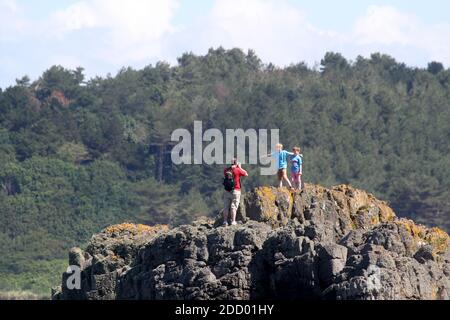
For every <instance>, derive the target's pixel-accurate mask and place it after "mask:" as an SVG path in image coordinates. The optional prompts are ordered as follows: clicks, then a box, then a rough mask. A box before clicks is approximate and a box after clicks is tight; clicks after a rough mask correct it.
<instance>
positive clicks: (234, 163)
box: [231, 158, 239, 166]
mask: <svg viewBox="0 0 450 320" xmlns="http://www.w3.org/2000/svg"><path fill="white" fill-rule="evenodd" d="M231 165H232V166H239V161H238V160H237V159H236V158H234V159H233V161H231Z"/></svg>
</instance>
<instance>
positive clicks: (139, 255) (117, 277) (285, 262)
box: [54, 185, 450, 300]
mask: <svg viewBox="0 0 450 320" xmlns="http://www.w3.org/2000/svg"><path fill="white" fill-rule="evenodd" d="M239 218H240V220H241V221H242V222H241V224H240V225H238V226H233V227H228V228H223V227H217V226H218V225H220V223H218V222H216V223H214V221H206V220H205V221H198V222H195V223H193V224H192V225H187V226H181V227H178V228H175V229H172V230H168V228H167V227H164V226H157V227H145V226H134V225H120V226H112V227H110V228H108V229H106V230H104V231H103V232H102V233H100V234H98V235H95V236H94V237H93V238H92V240H91V242H90V244H89V246H88V248H87V249H86V250H85V251H83V250H81V249H79V248H75V249H72V250H71V252H70V254H69V261H70V264H71V265H75V266H78V267H80V269H81V270H82V272H81V289H80V290H69V289H68V288H67V285H66V279H67V278H68V277H69V274H64V275H63V279H62V280H63V281H62V287H61V288H59V289H57V290H55V293H54V299H93V300H100V299H152V300H158V299H164V300H167V299H169V300H175V299H176V300H205V299H227V300H243V299H290V300H291V299H364V300H371V299H447V300H448V299H450V249H449V244H450V240H449V236H448V235H447V234H446V233H445V232H443V231H441V230H439V229H437V228H433V229H428V228H425V227H423V226H420V225H416V224H414V223H413V222H412V221H410V220H404V219H398V218H396V217H395V214H394V212H393V211H392V210H391V209H390V208H389V207H388V206H387V205H386V203H384V202H382V201H379V200H377V199H375V198H374V197H373V196H372V195H370V194H367V193H365V192H363V191H360V190H356V189H353V188H351V187H349V186H339V187H335V188H332V189H325V188H322V187H319V186H312V185H307V186H306V189H305V190H304V191H303V192H302V193H301V194H293V193H291V192H289V191H288V190H285V189H275V188H266V187H263V188H258V189H255V190H254V191H252V192H250V193H248V194H246V195H245V197H244V200H243V206H242V207H241V208H240V210H239Z"/></svg>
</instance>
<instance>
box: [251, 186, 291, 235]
mask: <svg viewBox="0 0 450 320" xmlns="http://www.w3.org/2000/svg"><path fill="white" fill-rule="evenodd" d="M255 191H256V194H257V196H258V201H259V205H260V209H261V211H260V215H261V217H260V218H261V220H262V221H266V222H268V223H269V224H272V225H273V226H274V227H278V226H279V224H280V222H281V221H280V219H279V214H280V213H281V211H283V214H284V215H285V216H286V217H287V218H288V219H289V218H290V217H291V213H292V208H293V206H294V195H293V193H292V192H291V191H290V190H289V189H287V188H281V189H277V188H274V187H260V188H257V189H256V190H255ZM285 200H287V203H288V208H284V209H281V208H280V207H279V205H280V204H279V203H277V201H278V202H283V203H285ZM284 210H286V212H284ZM285 222H286V221H285Z"/></svg>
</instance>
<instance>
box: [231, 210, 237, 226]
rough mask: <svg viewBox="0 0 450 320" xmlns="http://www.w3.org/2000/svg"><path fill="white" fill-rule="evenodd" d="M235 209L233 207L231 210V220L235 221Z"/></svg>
mask: <svg viewBox="0 0 450 320" xmlns="http://www.w3.org/2000/svg"><path fill="white" fill-rule="evenodd" d="M236 215H237V211H236V210H235V209H232V210H231V222H232V223H233V222H236Z"/></svg>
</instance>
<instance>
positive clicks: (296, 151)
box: [292, 147, 302, 155]
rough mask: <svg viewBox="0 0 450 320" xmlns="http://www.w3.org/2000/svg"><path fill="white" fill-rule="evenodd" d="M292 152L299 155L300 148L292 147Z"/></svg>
mask: <svg viewBox="0 0 450 320" xmlns="http://www.w3.org/2000/svg"><path fill="white" fill-rule="evenodd" d="M292 152H294V154H296V155H299V154H300V153H301V152H302V148H300V147H295V148H293V149H292Z"/></svg>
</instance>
